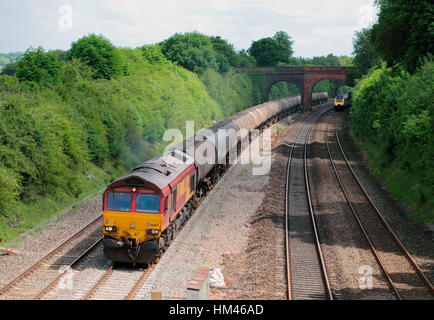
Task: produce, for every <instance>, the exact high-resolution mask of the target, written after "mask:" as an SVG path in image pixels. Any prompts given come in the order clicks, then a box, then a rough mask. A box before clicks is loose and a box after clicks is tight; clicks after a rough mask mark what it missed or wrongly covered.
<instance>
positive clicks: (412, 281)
mask: <svg viewBox="0 0 434 320" xmlns="http://www.w3.org/2000/svg"><path fill="white" fill-rule="evenodd" d="M334 116H335V113H334V114H333V115H332V116H330V117H329V120H328V123H327V130H326V132H325V133H324V134H325V141H326V144H327V150H328V154H329V157H330V161H331V164H332V167H333V171H334V173H335V175H336V178H337V180H338V182H339V185H340V188H341V190H342V192H343V193H344V196H345V199H346V201H347V203H348V206H349V207H350V209H351V212H352V213H353V216H354V218H355V220H356V222H357V225H358V226H359V228H360V230H361V231H362V233H363V235H364V237H365V239H366V241H367V242H368V244H369V247H370V249H371V252H372V254H373V255H374V257H375V259H376V261H377V262H378V264H379V266H380V269H381V270H382V272H383V274H384V276H385V278H386V279H387V281H388V283H389V286H390V288H391V290H392V291H393V292H394V295H395V296H396V298H397V299H433V297H434V288H433V285H432V284H431V282H430V281H429V280H428V279H427V277H426V276H425V274H424V273H423V272H422V270H421V268H420V267H419V266H418V264H417V263H416V261H415V260H414V259H413V257H412V256H411V254H410V253H409V252H408V251H407V250H406V248H405V247H404V245H403V244H402V243H401V241H400V240H399V239H398V237H397V236H396V234H395V233H394V232H393V230H392V228H391V227H390V226H389V224H388V223H387V221H386V220H385V218H384V217H383V215H382V214H381V212H380V210H379V209H378V208H377V206H376V205H375V204H374V202H373V201H372V199H371V197H370V196H369V194H368V193H367V191H366V190H365V188H364V187H363V185H362V184H361V182H360V180H359V179H358V177H357V175H356V174H355V172H354V170H353V168H352V167H351V164H350V162H349V161H348V158H347V156H346V154H345V152H344V150H343V148H342V145H341V142H340V139H339V133H338V129H337V125H336V122H337V120H338V117H334ZM333 118H334V122H333V130H332V134H333V138H332V139H333V141H334V143H333V144H332V143H330V139H329V130H328V128H329V126H330V123H331V120H332V119H333Z"/></svg>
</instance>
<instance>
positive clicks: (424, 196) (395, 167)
mask: <svg viewBox="0 0 434 320" xmlns="http://www.w3.org/2000/svg"><path fill="white" fill-rule="evenodd" d="M433 83H434V62H432V61H428V60H427V61H425V64H424V65H423V66H422V68H421V69H419V70H418V71H417V72H416V73H415V74H414V75H413V76H412V75H409V74H408V73H406V72H404V71H397V70H392V69H390V68H386V67H384V66H383V67H382V68H381V69H378V70H375V71H372V72H371V73H370V74H369V75H368V76H367V77H365V78H364V79H362V80H361V81H360V82H359V84H358V85H357V86H356V90H355V95H354V100H353V107H352V109H351V124H352V131H353V133H354V134H355V136H356V137H357V139H359V140H360V141H361V142H362V143H363V147H364V148H365V149H366V150H367V152H368V154H369V157H370V163H371V165H372V168H373V170H374V173H375V174H377V175H378V176H380V177H381V178H382V179H384V180H385V181H386V182H387V183H388V189H389V191H390V192H391V193H392V194H393V195H394V196H396V197H399V198H402V199H404V200H405V201H406V203H407V204H408V205H410V206H413V207H414V208H416V209H417V212H418V217H419V218H423V219H425V220H426V221H431V222H433V221H434V211H433V208H434V199H433V197H432V194H433V191H434V190H433V186H434V172H433V170H432V168H433V167H434V103H433V101H434V87H433V85H432V84H433Z"/></svg>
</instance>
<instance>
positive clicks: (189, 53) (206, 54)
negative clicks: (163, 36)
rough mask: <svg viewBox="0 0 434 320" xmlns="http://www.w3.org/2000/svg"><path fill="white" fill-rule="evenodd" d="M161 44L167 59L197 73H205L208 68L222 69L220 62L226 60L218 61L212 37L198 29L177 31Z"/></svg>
mask: <svg viewBox="0 0 434 320" xmlns="http://www.w3.org/2000/svg"><path fill="white" fill-rule="evenodd" d="M160 45H161V51H162V52H163V54H164V55H165V56H166V58H167V59H169V60H171V61H173V62H176V63H178V64H179V65H181V66H182V67H184V68H186V69H188V70H190V71H193V72H196V73H203V72H204V71H205V70H206V69H207V68H211V69H214V70H215V71H220V69H221V68H220V64H221V63H222V62H224V61H223V59H220V61H218V60H219V59H218V57H217V54H216V52H215V50H214V47H213V45H212V42H211V39H210V38H209V37H207V36H205V35H203V34H201V33H199V32H196V31H195V32H190V33H184V34H181V33H176V34H175V35H173V36H171V37H170V38H169V39H167V40H165V41H163V42H162V43H161V44H160ZM226 62H227V61H226Z"/></svg>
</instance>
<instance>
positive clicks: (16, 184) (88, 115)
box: [0, 49, 261, 241]
mask: <svg viewBox="0 0 434 320" xmlns="http://www.w3.org/2000/svg"><path fill="white" fill-rule="evenodd" d="M120 51H121V54H122V56H123V57H124V58H125V60H126V61H127V63H128V66H129V69H130V74H129V75H128V76H123V77H120V78H116V79H111V80H102V79H100V80H93V79H92V77H91V76H90V75H89V70H88V68H87V67H86V66H84V65H83V64H80V63H78V62H77V61H69V62H67V64H66V65H65V66H64V69H63V74H62V81H61V82H60V83H59V84H56V85H54V86H53V85H49V86H43V85H39V84H37V83H34V82H27V83H26V82H22V83H20V82H19V81H18V80H17V79H16V78H15V77H9V76H1V77H0V239H3V240H4V241H8V240H10V239H12V238H13V237H15V236H17V235H18V234H20V233H21V232H23V231H25V230H27V229H29V228H32V227H34V226H35V225H37V224H38V223H40V222H41V221H43V220H45V219H47V218H48V217H50V216H52V215H53V214H55V213H56V212H58V211H60V210H62V209H63V208H66V207H68V206H70V205H72V204H73V203H75V202H76V201H77V200H79V199H82V198H84V197H86V196H88V195H90V194H95V193H96V192H97V191H98V190H100V189H101V188H103V187H104V186H106V185H107V184H108V183H110V181H112V180H113V179H114V178H116V177H118V176H119V175H121V174H122V173H123V172H125V171H126V170H129V169H131V168H132V167H133V166H134V165H137V164H138V163H140V162H143V161H145V160H147V159H150V158H151V157H153V156H155V155H157V154H159V153H161V152H162V151H163V149H164V147H165V146H166V144H167V143H164V142H163V141H162V136H163V133H164V131H165V130H166V129H168V128H177V129H180V130H181V131H183V132H184V129H185V122H186V120H193V121H194V122H195V128H196V129H197V130H198V129H200V128H202V127H208V126H211V125H212V124H213V123H214V122H218V121H221V120H222V119H223V118H224V117H226V116H229V115H230V114H232V113H234V112H237V111H240V110H241V109H243V108H246V107H249V106H251V105H254V104H256V103H258V102H259V100H260V98H261V97H260V94H259V93H258V92H259V91H258V87H257V86H254V85H253V83H252V81H251V79H250V78H249V77H248V76H246V75H243V74H239V73H237V72H234V71H229V72H228V73H226V74H225V75H220V74H218V73H216V72H214V71H211V70H209V71H207V72H205V73H204V74H202V75H201V76H200V77H201V78H199V77H198V76H197V75H196V74H195V73H192V72H190V71H188V70H186V69H184V68H182V67H179V66H176V65H175V64H173V63H171V62H169V61H167V60H165V59H163V60H162V61H161V60H160V61H150V60H148V59H147V57H146V54H143V51H141V49H134V50H133V49H121V50H120Z"/></svg>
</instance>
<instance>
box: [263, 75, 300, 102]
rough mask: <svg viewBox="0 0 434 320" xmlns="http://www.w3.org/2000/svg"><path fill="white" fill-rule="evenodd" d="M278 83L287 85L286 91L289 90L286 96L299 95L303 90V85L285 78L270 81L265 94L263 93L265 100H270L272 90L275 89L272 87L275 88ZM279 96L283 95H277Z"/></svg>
mask: <svg viewBox="0 0 434 320" xmlns="http://www.w3.org/2000/svg"><path fill="white" fill-rule="evenodd" d="M279 84H286V85H287V88H288V90H287V91H289V95H288V96H293V95H301V93H302V91H303V86H302V85H300V84H298V85H297V83H294V82H291V81H287V80H279V81H275V82H274V83H270V84H269V87H268V88H267V90H266V93H265V94H266V95H265V100H266V101H269V100H271V96H272V93H273V91H275V90H273V88H276V87H277V86H278V85H279ZM285 97H286V96H285ZM279 98H284V97H283V96H282V97H279Z"/></svg>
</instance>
